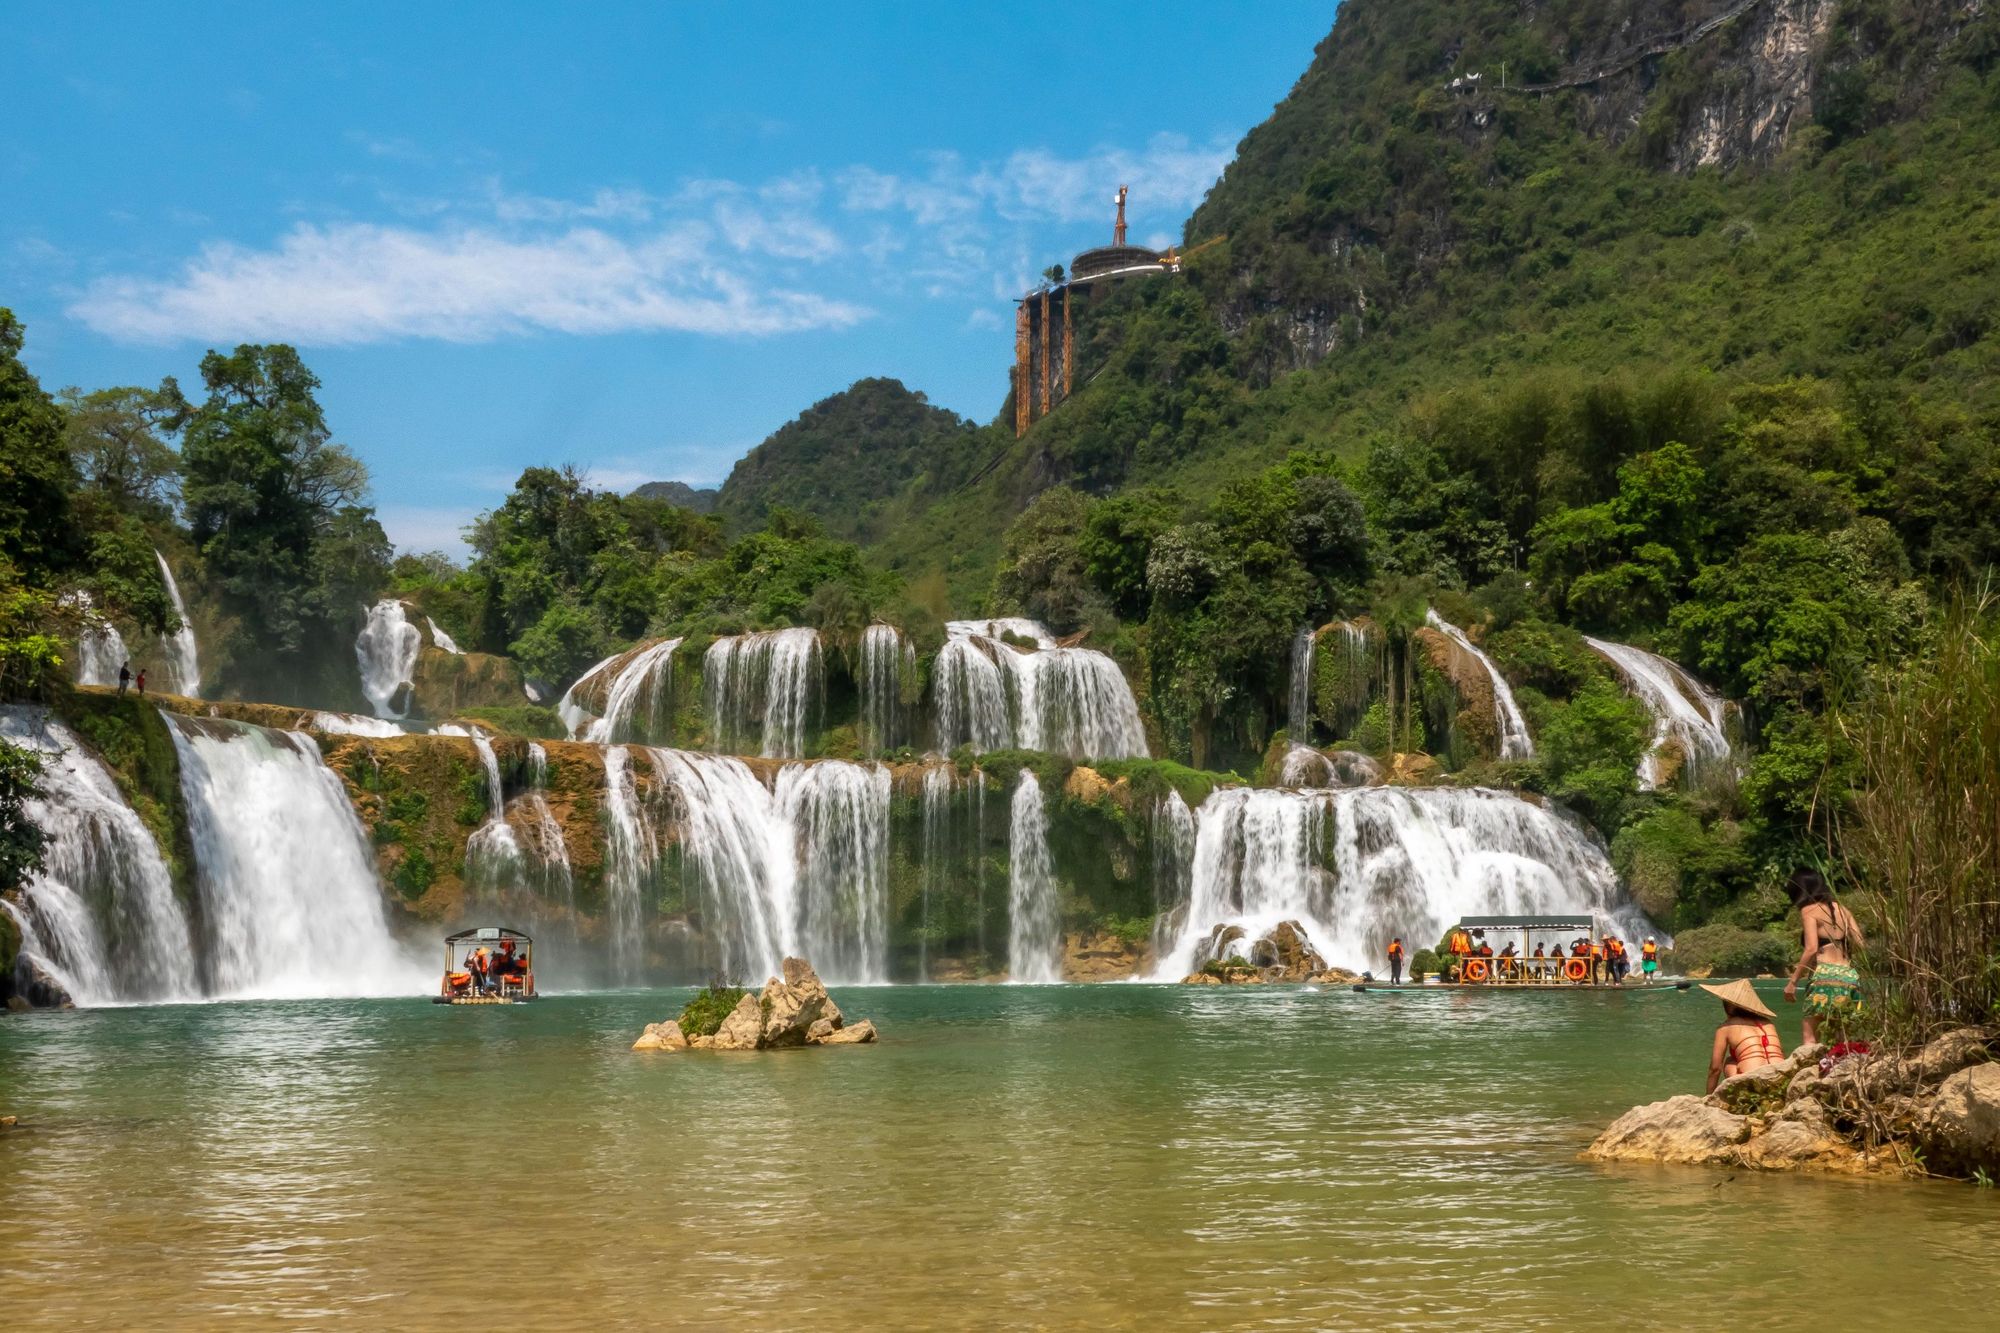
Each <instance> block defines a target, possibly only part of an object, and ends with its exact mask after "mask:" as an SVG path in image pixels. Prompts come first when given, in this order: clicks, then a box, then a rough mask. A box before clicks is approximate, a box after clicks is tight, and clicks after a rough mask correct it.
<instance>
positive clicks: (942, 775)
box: [917, 764, 977, 981]
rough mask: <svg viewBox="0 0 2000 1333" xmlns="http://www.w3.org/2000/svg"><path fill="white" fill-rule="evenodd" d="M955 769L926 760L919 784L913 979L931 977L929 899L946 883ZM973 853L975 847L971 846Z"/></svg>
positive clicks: (945, 886)
mask: <svg viewBox="0 0 2000 1333" xmlns="http://www.w3.org/2000/svg"><path fill="white" fill-rule="evenodd" d="M957 778H958V771H957V770H956V769H954V768H953V767H952V766H951V765H950V764H930V765H927V766H926V767H925V768H924V776H923V783H922V786H921V788H920V805H921V809H922V812H923V847H922V853H921V854H922V858H923V859H922V861H921V862H920V863H919V865H920V868H921V871H922V893H923V900H922V902H921V904H920V912H921V916H920V921H919V925H918V928H917V980H919V981H929V980H930V979H931V899H932V897H933V896H935V895H936V894H937V893H938V892H940V891H941V890H944V889H946V888H948V887H949V886H950V880H949V878H948V875H949V871H948V866H949V863H950V861H949V858H950V856H951V851H952V842H951V815H952V798H953V796H954V795H955V794H956V791H957V785H958V784H957ZM974 850H975V855H976V854H977V849H976V848H975V849H974Z"/></svg>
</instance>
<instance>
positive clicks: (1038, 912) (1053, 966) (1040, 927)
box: [1007, 768, 1062, 982]
mask: <svg viewBox="0 0 2000 1333" xmlns="http://www.w3.org/2000/svg"><path fill="white" fill-rule="evenodd" d="M1007 845H1008V869H1007V975H1008V978H1009V979H1010V980H1013V981H1021V982H1050V981H1061V980H1062V912H1061V904H1060V903H1059V902H1058V901H1057V896H1056V895H1057V887H1056V871H1055V864H1054V862H1053V860H1052V859H1051V857H1050V855H1049V819H1048V812H1047V810H1046V809H1045V808H1044V807H1043V804H1042V784H1041V783H1040V782H1039V781H1037V780H1036V778H1035V775H1034V773H1032V772H1031V771H1029V770H1028V769H1025V768H1024V769H1022V770H1021V781H1020V785H1019V786H1017V787H1016V788H1014V804H1013V811H1012V822H1011V824H1010V825H1009V828H1008V835H1007Z"/></svg>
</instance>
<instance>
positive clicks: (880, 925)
mask: <svg viewBox="0 0 2000 1333" xmlns="http://www.w3.org/2000/svg"><path fill="white" fill-rule="evenodd" d="M777 806H778V810H779V813H780V814H782V815H783V816H784V817H785V819H786V820H788V821H789V822H790V824H791V827H792V833H793V836H794V838H795V839H796V840H797V856H798V878H797V882H796V889H795V893H796V895H797V901H798V906H799V943H800V944H801V946H803V947H804V949H805V955H804V956H805V957H807V958H811V959H812V960H814V964H815V966H820V967H823V968H824V970H825V974H826V975H827V976H828V977H830V978H836V979H838V980H840V981H844V982H847V983H848V984H850V985H871V984H878V983H882V982H886V981H888V979H889V770H888V769H886V768H884V767H882V766H881V765H879V764H873V765H866V766H864V765H860V764H849V763H843V762H840V761H837V760H827V761H825V762H822V763H816V764H793V765H788V766H787V767H786V768H785V769H784V770H783V771H782V772H781V773H779V775H778V790H777ZM822 959H824V960H825V962H824V963H823V964H822V963H821V962H820V960H822Z"/></svg>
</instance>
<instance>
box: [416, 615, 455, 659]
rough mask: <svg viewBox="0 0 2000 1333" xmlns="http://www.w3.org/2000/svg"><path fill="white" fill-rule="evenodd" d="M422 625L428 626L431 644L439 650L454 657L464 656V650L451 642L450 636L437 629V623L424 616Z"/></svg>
mask: <svg viewBox="0 0 2000 1333" xmlns="http://www.w3.org/2000/svg"><path fill="white" fill-rule="evenodd" d="M424 623H425V624H426V625H428V626H430V629H431V642H432V643H433V644H435V645H437V646H438V647H439V648H442V649H444V650H445V651H446V652H448V653H450V654H451V655H452V656H454V657H463V656H465V650H464V649H463V648H460V647H459V646H458V644H457V643H456V642H454V641H453V639H452V637H451V635H449V634H446V633H445V632H444V631H443V630H441V629H439V628H438V623H437V621H435V620H432V619H431V618H430V617H429V616H425V617H424Z"/></svg>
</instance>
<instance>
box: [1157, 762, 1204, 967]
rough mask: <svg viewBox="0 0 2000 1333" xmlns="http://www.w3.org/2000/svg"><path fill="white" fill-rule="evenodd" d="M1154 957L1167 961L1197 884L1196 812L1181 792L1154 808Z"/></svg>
mask: <svg viewBox="0 0 2000 1333" xmlns="http://www.w3.org/2000/svg"><path fill="white" fill-rule="evenodd" d="M1151 832H1152V843H1153V913H1154V915H1153V956H1154V957H1156V958H1164V957H1165V956H1166V954H1167V951H1168V950H1169V949H1171V948H1172V947H1173V943H1174V941H1175V940H1176V939H1178V938H1179V937H1180V933H1181V929H1182V926H1183V924H1184V923H1185V922H1186V920H1187V912H1188V898H1189V893H1190V890H1191V888H1192V887H1193V883H1194V849H1195V838H1196V834H1195V820H1194V812H1193V811H1191V810H1189V809H1188V805H1187V802H1186V801H1184V800H1182V799H1181V794H1180V793H1179V792H1177V791H1169V792H1168V793H1167V794H1166V796H1165V798H1163V799H1162V800H1160V801H1158V802H1156V803H1155V804H1154V806H1153V819H1152V829H1151Z"/></svg>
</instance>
